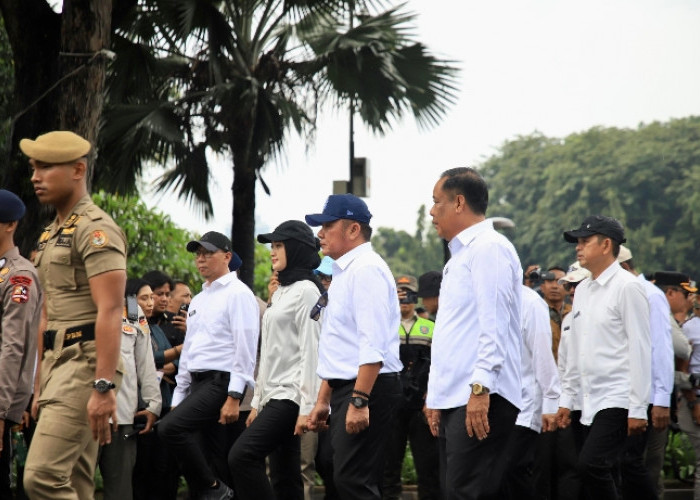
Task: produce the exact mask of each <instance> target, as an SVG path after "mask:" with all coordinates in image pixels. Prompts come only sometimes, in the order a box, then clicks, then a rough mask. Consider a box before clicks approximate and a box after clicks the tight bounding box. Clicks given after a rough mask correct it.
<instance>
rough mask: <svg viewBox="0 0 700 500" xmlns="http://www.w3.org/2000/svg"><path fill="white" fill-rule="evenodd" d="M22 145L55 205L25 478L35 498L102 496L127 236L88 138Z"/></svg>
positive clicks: (42, 246) (45, 250)
mask: <svg viewBox="0 0 700 500" xmlns="http://www.w3.org/2000/svg"><path fill="white" fill-rule="evenodd" d="M20 148H21V150H22V151H23V152H24V154H26V155H27V156H28V157H29V158H30V160H29V163H30V165H31V167H32V171H33V174H32V179H31V180H32V184H33V185H34V191H35V193H36V195H37V197H38V198H39V201H40V202H41V203H43V204H48V205H52V206H53V207H54V208H55V209H56V219H55V220H54V221H53V223H52V224H50V225H49V226H48V227H47V228H46V229H45V230H44V232H43V233H42V234H41V236H40V238H39V245H38V253H37V255H36V257H35V260H34V264H35V265H36V266H37V268H38V270H39V278H40V279H41V282H42V285H43V286H44V290H45V293H46V300H45V303H44V314H45V315H46V320H47V326H46V331H45V332H44V336H43V360H42V362H41V367H40V377H38V378H39V379H40V382H41V383H40V394H39V397H38V403H39V422H38V425H37V428H36V432H35V434H34V439H33V442H32V446H31V447H30V450H29V455H28V456H27V463H26V468H25V476H24V486H25V489H26V491H27V492H28V494H29V496H30V498H52V499H55V500H58V499H81V500H82V499H85V498H92V497H93V491H94V485H93V475H94V471H95V462H96V459H97V450H98V444H106V443H109V442H110V441H111V426H110V423H109V419H110V417H111V418H112V422H113V425H114V426H115V429H116V425H117V423H118V422H117V414H116V396H115V391H114V390H112V389H114V388H115V384H114V382H116V381H117V379H116V378H117V376H118V377H119V378H121V375H117V365H118V364H119V345H120V340H121V326H122V309H123V305H124V287H125V283H126V271H125V269H126V241H125V238H124V235H123V233H122V231H121V230H120V229H119V227H117V225H116V224H115V223H114V221H113V220H112V219H111V218H110V217H109V216H108V215H107V214H106V213H104V212H103V211H102V210H100V209H99V208H98V207H97V206H96V205H94V204H93V202H92V200H91V199H90V196H89V195H88V192H87V185H86V182H85V175H86V170H87V159H86V158H85V156H86V155H87V154H88V152H89V151H90V143H89V142H87V141H86V140H84V139H83V138H82V137H80V136H78V135H76V134H74V133H72V132H64V131H59V132H49V133H48V134H44V135H41V136H39V137H38V138H37V139H36V140H35V141H33V140H30V139H22V141H21V142H20ZM41 341H42V339H40V342H41ZM120 371H121V370H120ZM93 380H94V382H93Z"/></svg>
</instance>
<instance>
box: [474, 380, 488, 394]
mask: <svg viewBox="0 0 700 500" xmlns="http://www.w3.org/2000/svg"><path fill="white" fill-rule="evenodd" d="M488 393H489V388H488V387H485V386H483V385H481V384H480V383H478V382H475V383H473V384H472V394H474V396H481V395H482V394H488Z"/></svg>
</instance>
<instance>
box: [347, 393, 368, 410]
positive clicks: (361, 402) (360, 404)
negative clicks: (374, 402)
mask: <svg viewBox="0 0 700 500" xmlns="http://www.w3.org/2000/svg"><path fill="white" fill-rule="evenodd" d="M350 403H351V404H352V405H353V406H354V407H355V408H364V407H365V406H367V405H368V404H369V401H367V400H366V399H365V398H361V397H359V396H356V397H352V398H350Z"/></svg>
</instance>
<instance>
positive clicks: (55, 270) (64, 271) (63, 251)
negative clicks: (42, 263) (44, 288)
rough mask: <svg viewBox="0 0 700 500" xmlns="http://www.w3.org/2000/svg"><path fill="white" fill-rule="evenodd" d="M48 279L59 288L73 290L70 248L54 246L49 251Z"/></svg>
mask: <svg viewBox="0 0 700 500" xmlns="http://www.w3.org/2000/svg"><path fill="white" fill-rule="evenodd" d="M50 257H51V259H50V262H51V267H50V268H49V273H50V274H49V281H50V282H51V283H52V284H53V286H54V287H55V288H57V289H59V290H75V289H76V288H77V286H76V281H75V268H74V266H72V265H71V260H72V259H71V249H70V248H61V247H55V248H54V249H53V250H52V252H51V256H50Z"/></svg>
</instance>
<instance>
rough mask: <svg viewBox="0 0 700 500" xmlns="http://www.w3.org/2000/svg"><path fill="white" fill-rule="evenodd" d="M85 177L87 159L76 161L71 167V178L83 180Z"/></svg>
mask: <svg viewBox="0 0 700 500" xmlns="http://www.w3.org/2000/svg"><path fill="white" fill-rule="evenodd" d="M86 176H87V158H80V159H79V160H76V162H75V164H74V165H73V178H74V179H76V180H78V179H84V178H85V177H86Z"/></svg>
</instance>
